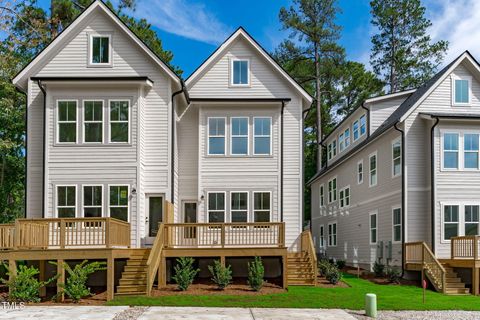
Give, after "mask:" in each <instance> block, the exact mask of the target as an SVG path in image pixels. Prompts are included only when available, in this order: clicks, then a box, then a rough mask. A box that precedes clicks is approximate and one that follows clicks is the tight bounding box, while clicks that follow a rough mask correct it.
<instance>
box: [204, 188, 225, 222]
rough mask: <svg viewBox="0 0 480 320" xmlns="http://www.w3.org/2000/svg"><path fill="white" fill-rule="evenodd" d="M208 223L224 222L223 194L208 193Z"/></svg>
mask: <svg viewBox="0 0 480 320" xmlns="http://www.w3.org/2000/svg"><path fill="white" fill-rule="evenodd" d="M208 222H210V223H223V222H225V192H209V193H208Z"/></svg>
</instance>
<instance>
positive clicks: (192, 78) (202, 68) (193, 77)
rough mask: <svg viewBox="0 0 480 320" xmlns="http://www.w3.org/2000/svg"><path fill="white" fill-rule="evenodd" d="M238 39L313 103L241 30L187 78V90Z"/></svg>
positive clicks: (310, 97)
mask: <svg viewBox="0 0 480 320" xmlns="http://www.w3.org/2000/svg"><path fill="white" fill-rule="evenodd" d="M239 37H243V38H244V39H245V40H247V42H248V43H249V44H250V45H252V46H253V47H254V48H255V49H256V50H257V51H258V52H259V53H260V55H261V56H262V57H263V58H264V59H265V60H266V61H267V62H268V63H270V65H271V66H272V67H273V69H274V70H275V71H277V72H278V73H280V74H281V75H282V76H283V77H284V78H285V79H286V80H287V81H288V82H289V83H290V84H291V85H292V86H293V87H294V88H295V89H296V90H297V91H298V92H299V93H300V94H301V95H302V97H303V99H305V100H306V101H308V102H309V103H308V104H311V103H312V101H313V97H312V96H310V95H309V94H308V93H307V92H306V91H305V89H303V88H302V87H301V86H300V85H299V84H298V83H296V82H295V80H293V78H292V77H291V76H290V75H289V74H288V73H287V72H286V71H285V70H283V69H282V68H281V67H280V66H279V65H278V63H276V62H275V60H273V58H272V57H271V56H270V55H269V54H268V53H267V52H265V50H263V49H262V48H261V47H260V46H259V45H258V44H257V43H256V42H255V41H254V40H253V39H252V38H251V37H250V36H249V35H248V34H247V33H246V32H245V30H243V29H242V28H239V29H238V30H237V31H236V32H235V33H233V34H232V35H231V36H230V37H229V38H228V39H227V40H226V41H225V42H224V43H223V44H222V45H221V46H220V47H219V48H218V49H217V50H216V51H215V52H214V53H213V54H212V55H211V56H210V57H209V58H208V59H207V60H206V61H205V62H204V63H203V64H202V65H201V66H200V67H199V68H198V69H197V70H196V71H195V72H194V73H193V74H192V75H190V76H189V77H188V79H187V80H186V85H187V87H188V88H192V86H193V85H194V84H195V83H196V82H197V80H198V78H199V77H200V76H201V75H202V74H204V72H205V70H206V69H207V68H208V67H209V66H210V65H211V64H212V63H214V62H216V61H218V57H219V56H221V55H222V54H223V53H224V52H225V51H226V50H227V49H228V48H229V47H230V45H232V43H235V42H236V40H237V39H238V38H239Z"/></svg>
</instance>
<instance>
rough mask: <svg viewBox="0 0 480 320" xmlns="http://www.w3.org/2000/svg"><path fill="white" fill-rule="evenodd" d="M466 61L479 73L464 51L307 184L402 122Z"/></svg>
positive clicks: (470, 57)
mask: <svg viewBox="0 0 480 320" xmlns="http://www.w3.org/2000/svg"><path fill="white" fill-rule="evenodd" d="M465 59H468V60H469V61H470V62H471V63H472V64H473V65H474V66H475V67H476V68H477V69H478V71H479V72H480V65H479V64H478V62H477V61H476V60H475V58H474V57H473V56H472V55H471V54H470V52H469V51H465V52H464V53H462V54H461V55H460V56H458V57H457V58H456V59H454V60H453V61H452V62H450V63H449V64H448V65H446V66H445V67H444V68H443V69H442V70H440V71H439V72H438V73H437V74H435V75H434V76H433V77H432V78H430V79H429V80H428V81H427V82H425V84H423V85H422V86H421V87H419V88H418V89H417V90H415V91H414V92H413V93H411V94H410V96H409V97H408V98H407V99H405V101H404V102H402V104H401V105H400V106H399V107H398V108H397V109H396V110H395V111H394V112H393V113H392V114H391V115H390V117H388V118H387V119H386V120H385V121H384V122H383V123H382V124H381V125H380V126H379V127H378V128H377V130H375V131H374V132H373V133H372V134H371V135H370V136H368V137H367V138H366V139H365V140H363V141H362V142H361V143H359V144H358V145H356V146H355V147H354V148H353V149H351V150H350V151H349V152H347V153H346V154H344V155H343V156H342V157H340V158H339V159H338V160H337V161H335V162H334V163H333V164H332V165H331V166H326V167H323V168H322V169H320V171H318V172H317V173H316V174H315V175H314V176H313V177H312V178H311V179H310V180H309V181H308V182H307V185H311V184H312V183H313V182H315V180H317V179H318V178H320V177H321V176H323V175H325V174H326V173H328V172H330V171H331V170H332V169H333V168H335V167H336V166H338V165H339V164H341V163H342V162H343V161H345V160H346V159H348V158H350V157H351V156H352V155H353V154H354V153H355V152H357V151H359V150H360V149H362V148H363V147H364V146H366V145H368V144H369V143H370V142H372V141H373V140H375V139H376V138H378V137H379V136H380V135H382V134H383V133H385V132H386V131H388V130H389V129H391V128H392V127H394V126H395V125H396V124H397V123H400V122H403V121H404V120H405V119H406V118H407V117H408V116H409V115H410V113H411V112H412V111H413V110H415V109H416V108H417V106H418V105H419V104H420V103H421V102H422V101H423V100H425V98H426V97H428V95H429V94H430V93H431V92H432V91H433V90H434V89H435V88H436V87H437V86H438V84H439V83H440V82H442V81H443V80H444V79H445V78H446V77H447V76H448V75H449V74H450V73H451V72H452V71H453V70H454V69H455V68H456V67H457V66H458V65H459V64H460V63H461V62H462V61H464V60H465Z"/></svg>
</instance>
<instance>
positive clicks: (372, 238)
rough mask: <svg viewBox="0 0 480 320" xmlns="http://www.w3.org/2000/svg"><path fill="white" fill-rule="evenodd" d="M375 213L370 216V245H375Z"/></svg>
mask: <svg viewBox="0 0 480 320" xmlns="http://www.w3.org/2000/svg"><path fill="white" fill-rule="evenodd" d="M377 223H378V221H377V213H376V212H375V213H371V214H370V243H371V244H375V243H377V240H378V239H377Z"/></svg>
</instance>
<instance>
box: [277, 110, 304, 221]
mask: <svg viewBox="0 0 480 320" xmlns="http://www.w3.org/2000/svg"><path fill="white" fill-rule="evenodd" d="M284 110H285V101H282V112H281V115H280V148H282V150H281V151H280V184H281V188H280V221H281V222H283V112H284ZM302 121H303V120H302ZM302 139H303V134H302ZM302 148H303V143H302ZM302 160H303V150H302ZM302 163H303V161H302ZM302 188H303V187H302ZM302 216H303V214H302ZM302 223H303V221H302Z"/></svg>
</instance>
